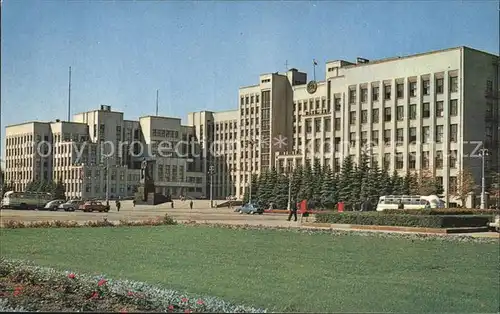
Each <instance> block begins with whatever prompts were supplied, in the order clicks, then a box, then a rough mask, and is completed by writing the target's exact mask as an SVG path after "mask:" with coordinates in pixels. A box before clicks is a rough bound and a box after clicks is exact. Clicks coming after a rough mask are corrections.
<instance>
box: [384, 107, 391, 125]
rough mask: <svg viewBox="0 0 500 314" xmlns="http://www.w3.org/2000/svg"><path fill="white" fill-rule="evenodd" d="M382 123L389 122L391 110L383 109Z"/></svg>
mask: <svg viewBox="0 0 500 314" xmlns="http://www.w3.org/2000/svg"><path fill="white" fill-rule="evenodd" d="M384 121H385V122H389V121H391V108H384Z"/></svg>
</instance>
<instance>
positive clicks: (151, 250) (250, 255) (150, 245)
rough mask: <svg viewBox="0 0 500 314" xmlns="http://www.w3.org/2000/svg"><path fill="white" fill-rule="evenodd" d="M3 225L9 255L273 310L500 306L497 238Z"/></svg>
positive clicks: (470, 309) (5, 253) (5, 252)
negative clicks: (480, 240) (10, 227)
mask: <svg viewBox="0 0 500 314" xmlns="http://www.w3.org/2000/svg"><path fill="white" fill-rule="evenodd" d="M0 232H1V237H0V242H1V244H0V250H1V255H2V256H5V257H9V258H22V259H27V260H32V261H35V262H36V263H38V264H40V265H44V266H51V267H55V268H58V269H62V270H74V271H79V272H86V273H90V274H94V273H95V274H100V273H104V274H106V275H107V276H109V277H111V278H123V279H134V280H139V281H145V282H149V283H153V284H155V283H156V284H161V285H163V286H165V287H168V288H173V289H177V290H181V291H188V292H192V293H199V294H205V295H212V296H218V297H221V298H224V299H226V300H228V301H233V302H238V303H245V304H248V305H254V306H259V307H266V308H268V309H271V310H281V311H322V312H333V311H336V312H374V311H377V312H410V311H411V312H497V311H498V310H499V308H498V305H499V302H500V300H499V294H498V291H499V289H500V286H499V278H498V276H499V260H498V257H499V248H498V246H497V245H496V244H479V243H463V242H445V241H438V240H432V241H425V242H424V241H419V240H415V241H411V240H408V239H402V238H381V237H366V236H357V235H345V236H337V237H332V236H331V235H327V234H314V235H307V234H301V233H296V232H279V231H272V230H229V229H216V228H208V227H197V228H195V227H186V226H169V227H145V228H143V227H131V228H78V229H16V230H5V229H4V230H1V231H0Z"/></svg>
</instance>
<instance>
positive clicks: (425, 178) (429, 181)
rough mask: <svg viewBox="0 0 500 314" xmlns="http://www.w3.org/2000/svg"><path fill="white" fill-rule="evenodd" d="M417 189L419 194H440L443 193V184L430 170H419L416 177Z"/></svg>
mask: <svg viewBox="0 0 500 314" xmlns="http://www.w3.org/2000/svg"><path fill="white" fill-rule="evenodd" d="M418 190H419V194H420V195H440V194H442V193H443V186H442V185H441V184H440V183H439V181H437V179H436V178H435V177H434V174H433V173H432V172H431V171H430V170H421V171H420V173H419V178H418Z"/></svg>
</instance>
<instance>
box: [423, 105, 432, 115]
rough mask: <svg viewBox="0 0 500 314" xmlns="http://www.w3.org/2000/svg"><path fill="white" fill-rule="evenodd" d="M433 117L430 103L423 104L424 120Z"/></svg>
mask: <svg viewBox="0 0 500 314" xmlns="http://www.w3.org/2000/svg"><path fill="white" fill-rule="evenodd" d="M430 116H431V105H430V104H429V103H428V102H424V103H423V104H422V118H429V117H430Z"/></svg>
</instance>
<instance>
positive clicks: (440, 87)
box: [436, 78, 444, 94]
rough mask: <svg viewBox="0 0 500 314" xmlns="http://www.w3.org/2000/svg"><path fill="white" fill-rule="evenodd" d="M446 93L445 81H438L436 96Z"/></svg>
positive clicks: (439, 79)
mask: <svg viewBox="0 0 500 314" xmlns="http://www.w3.org/2000/svg"><path fill="white" fill-rule="evenodd" d="M443 92H444V79H443V78H437V79H436V94H442V93H443Z"/></svg>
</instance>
